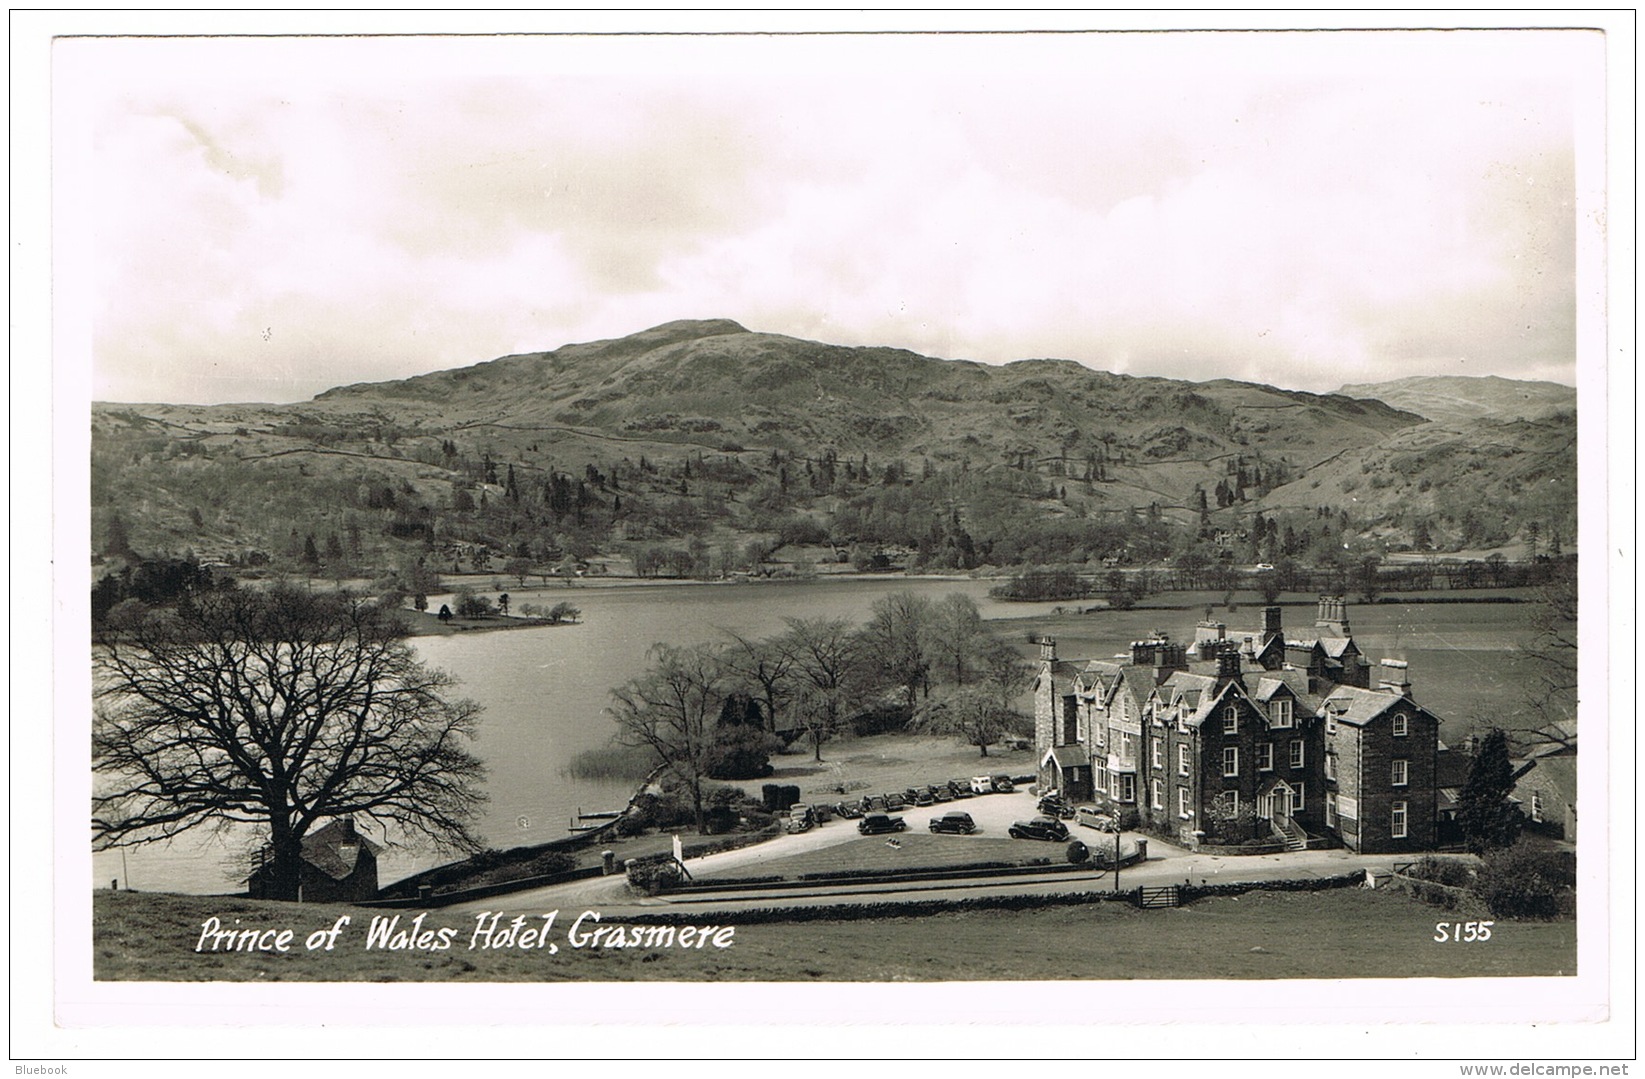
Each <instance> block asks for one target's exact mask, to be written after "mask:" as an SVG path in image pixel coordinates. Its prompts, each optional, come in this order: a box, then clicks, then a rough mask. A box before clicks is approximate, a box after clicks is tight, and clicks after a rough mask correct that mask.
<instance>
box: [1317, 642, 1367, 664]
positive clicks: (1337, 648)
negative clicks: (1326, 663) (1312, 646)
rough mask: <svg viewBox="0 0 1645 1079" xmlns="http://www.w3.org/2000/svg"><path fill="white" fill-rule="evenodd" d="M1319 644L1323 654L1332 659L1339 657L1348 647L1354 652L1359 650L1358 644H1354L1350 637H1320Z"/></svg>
mask: <svg viewBox="0 0 1645 1079" xmlns="http://www.w3.org/2000/svg"><path fill="white" fill-rule="evenodd" d="M1319 646H1320V647H1321V648H1323V649H1325V654H1326V655H1328V656H1330V657H1331V658H1332V659H1341V658H1342V656H1343V653H1345V652H1347V651H1348V649H1349V648H1350V647H1351V648H1353V649H1354V651H1356V652H1357V651H1359V646H1358V645H1355V644H1354V639H1353V638H1352V637H1321V638H1320V639H1319Z"/></svg>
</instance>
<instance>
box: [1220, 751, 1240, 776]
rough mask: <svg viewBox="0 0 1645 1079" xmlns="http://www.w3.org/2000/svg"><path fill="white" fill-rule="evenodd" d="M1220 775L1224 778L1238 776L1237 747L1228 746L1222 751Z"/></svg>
mask: <svg viewBox="0 0 1645 1079" xmlns="http://www.w3.org/2000/svg"><path fill="white" fill-rule="evenodd" d="M1222 774H1223V775H1225V776H1237V775H1239V747H1238V746H1229V747H1228V748H1226V749H1224V750H1223V751H1222Z"/></svg>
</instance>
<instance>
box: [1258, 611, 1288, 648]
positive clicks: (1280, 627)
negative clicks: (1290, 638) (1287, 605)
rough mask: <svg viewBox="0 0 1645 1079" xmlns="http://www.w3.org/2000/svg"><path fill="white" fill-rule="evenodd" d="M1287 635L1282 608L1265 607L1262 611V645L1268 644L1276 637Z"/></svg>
mask: <svg viewBox="0 0 1645 1079" xmlns="http://www.w3.org/2000/svg"><path fill="white" fill-rule="evenodd" d="M1284 635H1285V627H1284V622H1283V620H1282V615H1281V611H1280V608H1278V607H1264V608H1263V609H1262V643H1263V644H1267V643H1268V642H1269V641H1271V640H1273V639H1274V638H1275V637H1283V636H1284Z"/></svg>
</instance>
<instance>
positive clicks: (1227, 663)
mask: <svg viewBox="0 0 1645 1079" xmlns="http://www.w3.org/2000/svg"><path fill="white" fill-rule="evenodd" d="M1229 682H1240V684H1241V685H1243V684H1244V682H1243V681H1242V679H1241V677H1240V656H1239V649H1238V648H1231V647H1229V646H1227V645H1224V646H1223V647H1222V648H1221V649H1219V650H1218V652H1217V688H1218V689H1221V688H1222V687H1223V686H1225V685H1227V684H1228V683H1229Z"/></svg>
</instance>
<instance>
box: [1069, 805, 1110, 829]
mask: <svg viewBox="0 0 1645 1079" xmlns="http://www.w3.org/2000/svg"><path fill="white" fill-rule="evenodd" d="M1074 823H1075V824H1078V825H1080V826H1081V827H1084V828H1095V829H1096V830H1097V831H1099V832H1117V831H1119V830H1120V822H1119V821H1117V820H1115V819H1114V816H1113V814H1111V813H1104V812H1103V811H1102V810H1100V809H1098V808H1097V807H1096V806H1080V807H1078V808H1077V809H1075V810H1074Z"/></svg>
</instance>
